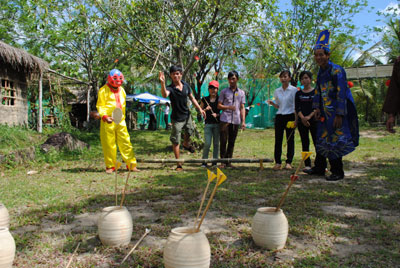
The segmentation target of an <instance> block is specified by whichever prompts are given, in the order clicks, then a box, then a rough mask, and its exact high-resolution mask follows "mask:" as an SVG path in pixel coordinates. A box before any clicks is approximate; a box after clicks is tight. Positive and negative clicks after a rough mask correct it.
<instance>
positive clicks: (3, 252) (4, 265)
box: [0, 227, 15, 268]
mask: <svg viewBox="0 0 400 268" xmlns="http://www.w3.org/2000/svg"><path fill="white" fill-rule="evenodd" d="M14 257H15V241H14V238H13V237H12V235H11V234H10V232H9V231H8V228H4V227H0V268H11V267H12V264H13V261H14Z"/></svg>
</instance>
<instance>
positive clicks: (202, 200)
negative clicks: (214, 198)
mask: <svg viewBox="0 0 400 268" xmlns="http://www.w3.org/2000/svg"><path fill="white" fill-rule="evenodd" d="M210 183H211V180H208V182H207V186H206V189H205V190H204V193H203V197H202V198H201V203H200V208H199V211H198V212H197V216H196V220H195V221H194V226H193V229H195V228H196V224H197V221H198V220H199V216H200V212H201V209H202V208H203V204H204V200H205V199H206V194H207V191H208V187H209V186H210ZM217 183H218V182H217Z"/></svg>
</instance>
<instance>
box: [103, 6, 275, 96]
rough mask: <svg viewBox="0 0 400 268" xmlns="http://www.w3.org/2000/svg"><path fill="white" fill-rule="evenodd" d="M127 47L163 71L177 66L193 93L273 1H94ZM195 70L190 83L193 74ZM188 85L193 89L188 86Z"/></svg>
mask: <svg viewBox="0 0 400 268" xmlns="http://www.w3.org/2000/svg"><path fill="white" fill-rule="evenodd" d="M97 3H98V4H97V7H98V8H99V9H100V10H101V11H102V12H103V14H105V15H106V16H107V18H108V19H109V20H110V21H111V22H112V23H114V24H115V25H116V26H117V27H118V28H119V29H120V34H121V36H124V40H125V41H126V42H128V44H129V46H131V47H136V48H137V49H138V51H139V53H142V54H143V55H145V57H147V58H148V59H150V60H151V61H152V62H154V64H157V65H158V66H161V68H162V69H164V70H167V67H168V66H170V65H173V64H174V65H181V66H182V67H183V69H184V71H183V77H184V79H185V80H187V81H188V82H190V83H191V84H192V87H193V86H194V85H195V83H197V91H196V92H195V97H196V98H199V97H200V88H201V84H202V82H203V81H204V79H205V77H206V76H207V75H208V73H209V72H210V70H212V69H213V68H214V70H215V71H217V72H218V71H219V70H220V69H221V66H222V64H221V63H223V62H224V59H225V58H226V57H227V55H229V53H230V51H231V49H230V48H231V45H232V44H233V43H235V40H236V39H237V38H240V36H241V35H242V34H244V33H246V32H248V31H250V30H251V29H252V27H255V26H256V25H255V22H256V21H257V20H259V19H260V18H259V13H260V10H263V9H265V8H269V7H270V6H271V4H272V3H274V2H273V1H244V0H236V1H233V2H229V3H223V2H221V1H219V0H216V1H199V0H188V1H177V0H176V1H136V2H131V3H129V4H126V3H125V2H120V1H110V0H108V1H106V0H105V1H101V0H99V1H97ZM195 73H196V82H194V74H195ZM193 88H194V87H193Z"/></svg>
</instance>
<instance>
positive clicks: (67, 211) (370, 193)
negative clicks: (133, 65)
mask: <svg viewBox="0 0 400 268" xmlns="http://www.w3.org/2000/svg"><path fill="white" fill-rule="evenodd" d="M12 131H14V130H12ZM12 131H9V130H7V131H4V129H3V131H1V129H0V132H1V133H6V132H7V133H8V134H7V135H8V136H7V137H5V135H3V134H2V136H3V138H0V140H1V141H2V142H1V143H2V146H1V148H0V149H1V150H2V151H3V152H4V151H7V150H12V149H15V148H20V147H24V146H32V145H37V144H38V143H39V142H43V141H44V140H45V138H46V137H45V136H44V135H39V134H37V133H31V132H29V133H28V136H29V137H30V140H28V141H27V139H24V138H23V134H21V135H22V138H21V139H22V140H25V144H21V141H20V139H18V137H19V135H20V134H19V133H20V132H19V131H14V132H15V133H14V134H13V132H12ZM53 132H54V130H53ZM74 134H75V135H77V136H78V137H79V138H80V139H81V140H83V141H85V142H88V143H89V144H90V146H91V147H90V149H89V150H85V151H83V152H61V153H55V152H52V153H49V154H48V155H43V154H41V153H38V150H37V157H36V158H37V160H35V161H31V162H28V163H24V164H13V163H10V162H7V164H5V163H4V162H3V164H0V202H2V203H3V204H4V205H5V206H6V207H7V208H8V210H9V213H10V218H11V226H10V229H11V233H12V235H13V237H14V239H15V241H16V246H17V252H16V257H15V261H14V265H15V267H65V266H66V265H67V263H68V261H69V259H70V257H71V255H72V253H73V252H74V250H75V248H76V247H77V245H78V243H80V246H79V248H78V250H77V254H76V255H75V257H74V259H73V262H72V265H71V267H114V266H118V265H119V263H120V262H121V260H122V259H123V258H124V257H125V255H126V254H127V253H128V252H129V250H130V249H131V248H132V246H133V245H134V244H135V243H136V241H137V240H138V239H139V238H140V237H141V236H142V234H143V233H144V232H145V229H146V228H150V229H151V232H150V234H149V235H148V236H147V237H146V238H145V239H144V240H143V242H142V243H141V244H140V246H139V247H138V248H137V250H135V252H134V253H133V254H132V255H131V256H130V257H129V259H128V261H126V262H125V263H124V264H123V265H122V266H121V267H163V259H162V252H163V244H164V243H165V241H166V239H167V237H168V235H169V233H170V231H171V229H172V228H174V227H178V226H185V225H192V224H193V221H194V218H195V216H196V213H197V209H198V207H199V204H200V200H201V196H202V192H203V190H204V188H205V186H206V184H207V177H206V176H207V173H206V170H205V169H204V168H201V167H200V164H196V165H195V164H193V165H191V164H185V165H184V171H183V172H176V171H174V165H173V164H140V165H139V168H140V169H141V172H140V173H132V174H131V179H130V180H129V190H128V193H127V196H126V202H125V205H126V206H127V208H128V209H129V211H130V212H131V214H132V217H133V236H132V240H131V243H130V245H129V246H126V247H119V248H110V247H106V246H103V245H102V244H101V242H100V240H99V238H98V235H97V223H96V221H97V217H98V216H99V213H100V211H101V209H102V208H103V207H107V206H111V205H114V204H115V196H114V190H115V189H114V179H115V176H114V175H107V174H106V173H105V168H104V163H103V158H102V151H101V146H100V142H99V135H98V133H97V132H96V131H95V132H93V133H80V132H76V133H74ZM131 140H132V143H133V145H134V148H135V152H136V155H137V157H138V158H173V154H172V151H171V147H170V142H169V132H167V131H165V130H159V131H133V132H131ZM5 141H7V142H8V143H7V144H5V143H4V142H5ZM273 144H274V132H273V130H272V129H267V130H246V131H244V132H242V133H239V135H238V139H237V141H236V146H235V151H234V157H235V158H270V159H272V158H273ZM300 148H301V143H300V140H299V135H298V133H297V132H296V156H295V157H296V159H295V161H294V163H293V164H294V166H295V167H296V166H297V165H298V163H299V156H300ZM399 148H400V134H399V129H398V132H397V133H396V134H394V135H393V134H390V135H389V134H387V133H386V132H384V131H383V129H382V128H380V129H370V128H369V129H363V130H362V131H361V139H360V146H359V147H358V148H357V150H356V151H355V152H353V153H351V154H350V155H348V156H345V157H344V165H345V173H346V177H345V179H344V180H342V181H338V182H327V181H325V180H324V179H323V178H322V177H311V176H308V175H305V174H302V173H301V174H300V178H299V180H297V181H296V182H295V184H294V186H293V187H292V189H291V190H290V192H289V194H288V197H287V199H286V201H285V203H284V205H283V207H282V209H283V211H284V213H285V215H286V217H287V219H288V222H289V236H288V241H287V243H286V247H285V248H284V249H283V250H280V251H269V250H266V249H263V248H260V247H257V246H256V245H255V244H254V242H253V241H252V237H251V222H252V218H253V216H254V215H255V213H256V210H257V208H259V207H263V206H276V205H277V203H278V201H279V199H280V196H281V195H282V194H283V192H284V190H285V189H286V186H287V184H288V183H289V180H290V179H289V177H290V174H291V173H292V172H293V171H287V170H282V171H272V169H271V168H272V166H273V164H272V163H265V164H264V167H265V168H264V169H263V170H260V169H259V165H258V164H236V165H235V168H233V169H224V170H223V171H224V173H225V174H226V175H227V177H228V179H227V181H225V182H224V183H223V184H222V185H221V186H220V188H219V189H218V191H217V193H216V196H215V198H214V202H213V204H212V206H211V208H210V210H209V212H208V214H207V216H206V219H205V221H204V223H203V225H202V229H203V231H204V232H205V233H206V235H207V238H208V240H209V242H210V245H211V258H212V259H211V267H399V266H400V193H399V189H400V151H399ZM284 151H285V149H284ZM182 157H183V158H201V152H196V153H194V154H188V153H187V152H182ZM312 158H313V157H312ZM284 159H285V158H283V160H284ZM29 171H37V173H34V174H32V175H28V172H29ZM29 173H32V172H29ZM126 175H127V172H126V170H125V169H123V170H122V171H121V172H120V173H119V176H118V185H119V191H120V190H122V187H123V184H124V181H125V178H126Z"/></svg>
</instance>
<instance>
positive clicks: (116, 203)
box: [115, 165, 118, 206]
mask: <svg viewBox="0 0 400 268" xmlns="http://www.w3.org/2000/svg"><path fill="white" fill-rule="evenodd" d="M117 173H118V168H117V165H115V206H118V194H117V185H118V181H117Z"/></svg>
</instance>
